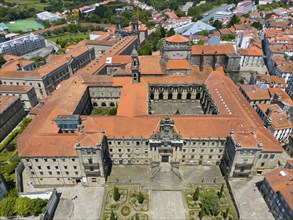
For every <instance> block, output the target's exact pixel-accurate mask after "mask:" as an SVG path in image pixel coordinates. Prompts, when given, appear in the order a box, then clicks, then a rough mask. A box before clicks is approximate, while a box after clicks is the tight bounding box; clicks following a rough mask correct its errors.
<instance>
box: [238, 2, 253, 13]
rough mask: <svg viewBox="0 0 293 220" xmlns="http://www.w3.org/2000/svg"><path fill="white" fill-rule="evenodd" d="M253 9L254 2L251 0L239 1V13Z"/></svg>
mask: <svg viewBox="0 0 293 220" xmlns="http://www.w3.org/2000/svg"><path fill="white" fill-rule="evenodd" d="M252 9H253V3H252V2H251V1H250V0H248V1H247V0H245V1H242V2H239V3H238V5H237V9H236V10H237V14H247V13H249V12H251V11H252Z"/></svg>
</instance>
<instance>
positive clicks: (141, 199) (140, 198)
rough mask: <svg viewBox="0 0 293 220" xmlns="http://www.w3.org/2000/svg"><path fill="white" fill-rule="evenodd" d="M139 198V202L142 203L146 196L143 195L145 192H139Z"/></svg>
mask: <svg viewBox="0 0 293 220" xmlns="http://www.w3.org/2000/svg"><path fill="white" fill-rule="evenodd" d="M137 200H138V202H139V203H140V204H142V203H143V201H144V196H143V194H142V193H141V192H139V194H138V196H137Z"/></svg>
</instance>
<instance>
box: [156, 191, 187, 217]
mask: <svg viewBox="0 0 293 220" xmlns="http://www.w3.org/2000/svg"><path fill="white" fill-rule="evenodd" d="M152 200H153V202H152V204H153V207H152V209H153V218H152V219H154V220H163V219H166V220H172V219H174V220H181V219H186V218H185V208H184V202H183V196H182V192H181V191H153V192H152Z"/></svg>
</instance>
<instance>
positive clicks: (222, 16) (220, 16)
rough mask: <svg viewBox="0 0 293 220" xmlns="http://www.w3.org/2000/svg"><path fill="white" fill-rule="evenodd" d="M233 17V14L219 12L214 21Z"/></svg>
mask: <svg viewBox="0 0 293 220" xmlns="http://www.w3.org/2000/svg"><path fill="white" fill-rule="evenodd" d="M232 16H233V13H232V12H228V11H218V12H216V13H215V14H214V20H221V19H224V18H231V17H232Z"/></svg>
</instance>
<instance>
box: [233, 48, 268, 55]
mask: <svg viewBox="0 0 293 220" xmlns="http://www.w3.org/2000/svg"><path fill="white" fill-rule="evenodd" d="M238 53H239V54H240V55H245V56H264V54H263V52H262V49H261V48H259V47H257V46H252V47H249V48H247V49H243V48H240V49H239V50H238Z"/></svg>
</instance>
